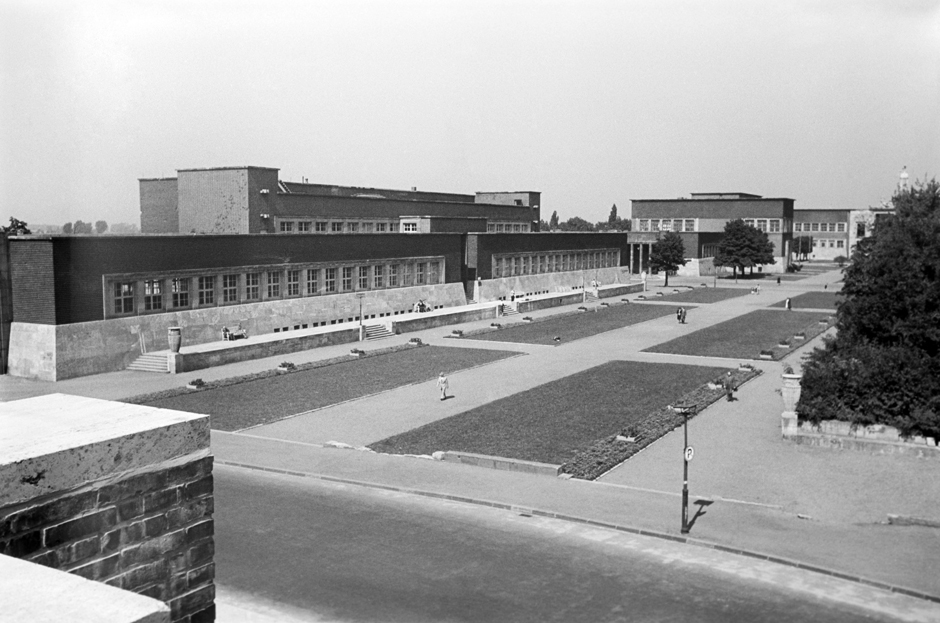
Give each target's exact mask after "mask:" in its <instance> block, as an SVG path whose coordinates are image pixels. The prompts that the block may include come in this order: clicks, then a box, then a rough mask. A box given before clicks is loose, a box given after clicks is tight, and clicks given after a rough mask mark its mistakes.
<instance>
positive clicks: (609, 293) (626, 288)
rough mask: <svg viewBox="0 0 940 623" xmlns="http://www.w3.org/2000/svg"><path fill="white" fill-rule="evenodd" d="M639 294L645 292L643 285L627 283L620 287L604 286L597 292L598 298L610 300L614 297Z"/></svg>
mask: <svg viewBox="0 0 940 623" xmlns="http://www.w3.org/2000/svg"><path fill="white" fill-rule="evenodd" d="M637 292H643V284H642V283H626V284H623V285H618V286H602V287H601V288H600V289H599V290H598V291H597V298H601V299H608V298H611V297H614V296H625V295H627V294H636V293H637Z"/></svg>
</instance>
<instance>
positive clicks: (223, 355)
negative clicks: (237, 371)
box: [169, 325, 359, 374]
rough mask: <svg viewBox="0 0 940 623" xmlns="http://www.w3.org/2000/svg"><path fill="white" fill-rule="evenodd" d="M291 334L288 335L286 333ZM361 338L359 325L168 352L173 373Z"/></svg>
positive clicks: (343, 342) (354, 340) (356, 340)
mask: <svg viewBox="0 0 940 623" xmlns="http://www.w3.org/2000/svg"><path fill="white" fill-rule="evenodd" d="M286 335H288V334H285V336H286ZM358 341H359V325H355V326H354V327H351V328H348V329H342V330H336V331H329V332H327V333H313V334H310V335H301V336H297V335H293V336H292V337H285V338H284V339H279V340H265V341H263V342H251V341H250V340H244V341H243V340H236V341H234V342H225V345H226V347H225V348H224V349H219V350H209V351H202V352H192V353H186V352H180V353H176V354H170V355H169V369H170V372H172V373H174V374H175V373H179V372H192V371H193V370H203V369H205V368H211V367H213V366H222V365H225V364H228V363H235V362H237V361H248V360H251V359H261V358H263V357H273V356H274V355H286V354H289V353H296V352H299V351H303V350H309V349H311V348H319V347H320V346H331V345H334V344H349V343H352V342H358Z"/></svg>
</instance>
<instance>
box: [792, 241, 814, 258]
mask: <svg viewBox="0 0 940 623" xmlns="http://www.w3.org/2000/svg"><path fill="white" fill-rule="evenodd" d="M793 252H794V253H796V256H797V258H799V259H803V260H805V259H806V257H807V256H808V255H809V254H810V253H812V252H813V237H812V236H797V237H796V238H794V239H793Z"/></svg>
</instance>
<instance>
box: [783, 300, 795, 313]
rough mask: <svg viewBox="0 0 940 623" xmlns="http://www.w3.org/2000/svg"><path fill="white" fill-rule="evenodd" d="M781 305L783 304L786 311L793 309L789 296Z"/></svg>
mask: <svg viewBox="0 0 940 623" xmlns="http://www.w3.org/2000/svg"><path fill="white" fill-rule="evenodd" d="M783 305H784V307H786V308H787V311H793V307H792V306H791V305H790V299H789V298H787V300H786V301H785V302H784V304H783Z"/></svg>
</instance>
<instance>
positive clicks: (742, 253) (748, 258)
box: [715, 219, 776, 278]
mask: <svg viewBox="0 0 940 623" xmlns="http://www.w3.org/2000/svg"><path fill="white" fill-rule="evenodd" d="M774 263H776V260H775V259H774V245H773V243H772V242H770V239H769V238H767V234H766V233H764V232H762V231H761V230H759V229H757V228H756V227H754V226H752V225H747V224H746V223H745V222H744V221H743V220H741V219H737V220H734V221H730V222H728V223H727V224H726V225H725V237H724V238H722V239H721V242H719V243H718V253H716V254H715V266H731V267H732V268H733V269H734V276H735V278H737V276H738V269H739V268H740V269H741V274H744V269H745V268H750V269H751V270H752V271H753V270H754V266H755V265H756V264H774Z"/></svg>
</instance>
